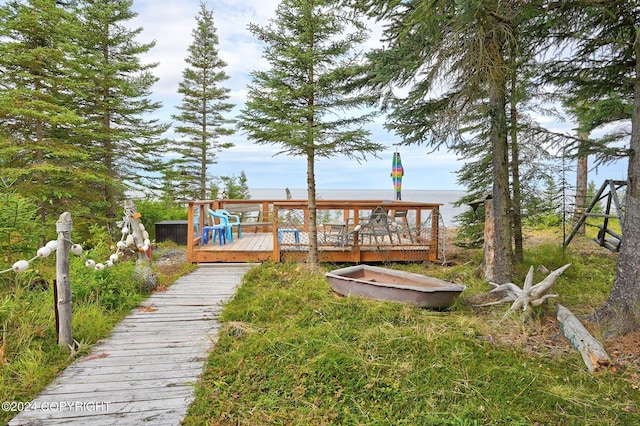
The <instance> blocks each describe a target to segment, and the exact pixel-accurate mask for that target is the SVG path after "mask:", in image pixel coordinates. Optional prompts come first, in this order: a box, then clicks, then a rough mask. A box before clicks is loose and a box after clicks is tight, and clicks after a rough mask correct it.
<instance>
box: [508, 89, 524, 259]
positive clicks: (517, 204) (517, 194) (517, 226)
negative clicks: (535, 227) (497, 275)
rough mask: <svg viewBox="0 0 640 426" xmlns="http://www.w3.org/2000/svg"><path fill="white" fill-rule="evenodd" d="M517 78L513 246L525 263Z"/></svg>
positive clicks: (513, 99)
mask: <svg viewBox="0 0 640 426" xmlns="http://www.w3.org/2000/svg"><path fill="white" fill-rule="evenodd" d="M516 83H517V80H516V77H515V76H512V77H511V179H512V180H513V182H512V186H513V212H512V214H513V216H512V217H513V244H514V260H515V261H516V262H520V263H524V246H523V237H522V202H521V200H522V193H521V191H520V150H519V148H518V103H517V98H516V91H517V87H516Z"/></svg>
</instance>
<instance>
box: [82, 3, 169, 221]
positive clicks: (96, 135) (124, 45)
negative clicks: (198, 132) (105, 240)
mask: <svg viewBox="0 0 640 426" xmlns="http://www.w3.org/2000/svg"><path fill="white" fill-rule="evenodd" d="M132 4H133V1H132V0H81V1H79V2H78V6H77V9H76V13H77V14H78V16H79V18H80V20H81V22H82V25H83V26H82V34H81V37H80V39H79V46H80V49H81V51H80V55H81V57H82V60H81V61H80V62H79V63H78V64H77V68H78V79H79V80H81V81H82V83H83V91H82V96H81V97H80V98H79V99H78V100H77V103H78V105H80V112H81V114H82V116H83V117H84V118H85V120H86V123H85V126H83V127H82V128H81V129H80V131H79V132H78V134H77V137H76V138H75V143H76V144H77V145H78V146H79V148H80V149H82V150H84V152H86V153H87V154H88V155H89V161H90V163H91V165H92V167H94V168H95V170H97V171H99V173H100V174H101V175H102V176H103V178H102V179H101V181H100V182H96V183H95V184H94V185H92V186H91V189H90V190H91V192H92V193H94V194H100V195H99V197H97V198H98V199H99V200H100V202H101V203H102V206H101V209H100V210H99V211H94V214H98V213H102V214H104V215H106V217H107V218H108V219H109V220H110V221H111V223H112V222H113V220H114V219H115V218H116V217H117V216H118V211H119V205H120V204H121V202H122V200H123V197H124V190H125V189H126V188H127V187H128V188H135V189H136V190H141V189H142V190H144V189H145V188H149V187H150V188H154V189H155V188H156V187H157V186H158V185H157V184H156V180H158V181H160V180H161V178H162V176H161V173H162V169H163V163H162V161H161V155H162V154H163V153H164V151H165V144H166V143H165V141H163V140H161V139H160V138H159V137H160V135H161V134H162V133H163V132H164V131H165V130H166V129H167V128H168V126H167V125H166V124H162V123H159V122H158V121H157V120H155V119H148V118H146V116H147V115H148V114H150V113H152V112H153V111H155V110H157V109H158V108H160V107H161V104H160V103H159V102H154V101H152V100H151V99H150V98H149V95H150V91H151V87H152V85H153V84H154V83H155V82H156V81H157V80H158V79H157V78H156V77H155V76H153V74H152V72H151V70H152V69H153V68H154V67H155V66H156V65H157V64H153V63H152V64H143V63H142V62H141V59H140V56H141V55H142V54H144V53H146V52H148V51H149V50H150V49H152V48H153V47H154V45H155V42H153V43H138V42H137V41H136V40H135V39H136V37H137V36H138V35H139V34H140V33H141V32H142V28H136V29H130V28H129V27H128V26H127V23H128V22H129V21H131V20H132V19H133V18H135V17H136V16H137V14H136V13H134V12H133V11H132V10H131V7H132ZM159 172H160V176H159V175H158V174H159Z"/></svg>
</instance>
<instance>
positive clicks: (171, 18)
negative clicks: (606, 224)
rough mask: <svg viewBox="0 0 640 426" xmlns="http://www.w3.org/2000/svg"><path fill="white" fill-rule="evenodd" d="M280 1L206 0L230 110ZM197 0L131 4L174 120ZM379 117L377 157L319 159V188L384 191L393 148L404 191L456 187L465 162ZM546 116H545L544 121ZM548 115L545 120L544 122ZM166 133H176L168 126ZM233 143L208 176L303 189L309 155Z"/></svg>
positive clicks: (240, 103)
mask: <svg viewBox="0 0 640 426" xmlns="http://www.w3.org/2000/svg"><path fill="white" fill-rule="evenodd" d="M278 3H279V1H278V0H215V1H212V0H210V1H208V2H207V7H208V8H209V9H212V10H213V13H214V22H215V26H216V29H217V35H218V38H219V46H218V48H219V55H220V57H221V59H222V60H224V61H225V62H226V63H227V67H226V68H225V72H226V73H227V75H229V77H230V78H229V80H227V81H226V82H224V85H225V86H226V87H228V88H229V89H231V93H230V99H229V101H230V102H232V103H234V104H235V105H236V108H235V109H234V111H233V113H232V115H235V114H238V113H239V111H240V110H241V109H242V108H243V107H244V102H245V100H246V95H247V85H248V84H249V83H250V82H251V76H250V73H251V72H252V71H254V70H256V69H267V68H268V63H267V62H266V61H265V60H264V59H263V58H262V50H263V46H262V45H261V44H260V42H259V41H258V40H257V39H256V38H254V36H253V35H252V34H251V33H250V32H249V30H248V28H247V26H248V24H249V23H254V24H258V25H266V24H268V22H269V20H270V19H273V18H274V17H275V9H276V7H277V5H278ZM199 5H200V1H199V0H182V1H179V2H177V1H175V0H134V3H133V10H134V11H135V12H136V13H138V16H137V17H136V18H135V19H134V20H132V21H130V22H129V25H130V26H131V27H133V28H137V27H141V28H142V29H143V31H142V33H141V34H140V35H139V36H138V38H137V41H138V42H140V43H148V42H151V41H155V42H156V46H155V47H154V48H153V49H152V50H151V51H150V52H149V53H147V54H146V55H144V56H143V57H142V60H143V62H157V63H158V66H157V67H156V68H155V69H154V70H153V73H154V75H156V76H157V77H158V78H159V81H158V82H157V83H156V84H155V85H154V86H153V88H152V90H153V95H152V98H153V99H154V100H159V101H161V102H162V104H163V107H162V108H161V109H160V110H158V111H157V112H156V113H155V114H154V117H155V118H159V119H160V120H162V121H163V122H169V123H171V122H172V119H171V114H175V113H176V112H177V110H176V106H177V105H179V104H180V101H181V95H179V94H178V93H177V90H178V84H179V82H180V81H181V79H182V72H183V70H184V69H185V67H186V63H185V62H184V58H185V57H186V56H187V55H188V52H187V49H188V46H189V44H191V42H192V30H193V28H194V27H195V17H196V15H197V13H198V10H199ZM380 32H381V31H380V28H371V38H370V41H369V42H368V46H369V47H371V46H375V45H376V43H377V40H379V38H380ZM384 120H385V118H384V116H379V117H378V118H376V119H375V121H374V122H372V123H370V124H369V125H367V126H366V128H367V129H368V130H369V131H370V132H371V140H372V141H375V142H379V143H381V144H382V145H384V146H386V149H385V150H384V151H382V152H380V153H379V154H378V158H373V157H369V158H367V160H366V161H362V162H360V163H358V162H356V161H355V160H351V159H349V158H347V157H345V156H336V157H333V158H329V159H324V158H322V159H319V160H318V162H317V164H316V187H317V188H318V189H388V188H393V184H392V181H391V178H390V172H391V161H392V157H393V152H394V151H395V150H396V149H398V151H399V152H400V154H401V157H402V164H403V167H404V170H405V175H404V178H403V181H402V188H403V190H460V189H464V188H463V187H461V186H460V185H459V184H458V183H457V182H456V175H455V171H456V170H457V169H459V168H460V166H462V163H461V162H460V160H459V159H457V158H456V156H455V155H454V154H452V153H449V152H447V151H446V150H440V151H436V152H433V151H432V149H431V148H429V147H425V146H402V147H399V148H396V147H395V146H394V144H397V143H399V142H401V140H400V139H399V137H398V136H396V135H394V134H393V133H390V132H389V131H387V130H386V129H385V128H384ZM544 120H547V119H544ZM547 121H549V120H547ZM546 125H547V126H548V127H551V128H553V129H554V130H556V131H563V132H572V130H571V129H572V128H573V127H575V124H573V123H571V122H562V123H559V122H547V123H546ZM165 136H166V137H168V138H171V139H177V138H178V137H177V136H176V135H175V134H174V133H172V132H171V131H169V132H168V133H167V134H166V135H165ZM228 141H229V142H232V143H234V144H235V146H234V147H233V148H230V149H225V150H223V151H221V152H220V153H218V154H217V155H218V164H215V165H213V166H212V168H211V169H210V174H211V175H212V176H234V175H235V176H238V175H239V174H240V172H241V171H244V172H245V174H246V176H247V184H248V185H249V187H250V188H286V187H288V188H306V159H305V158H304V157H291V156H285V155H278V156H274V154H275V153H276V152H277V150H278V146H277V145H275V146H270V145H255V144H253V143H252V142H251V141H250V140H248V139H247V137H246V135H244V134H243V133H242V132H241V131H238V132H236V134H235V135H233V136H231V137H230V138H229V139H228ZM608 178H611V179H625V178H626V169H625V166H623V165H622V164H617V165H613V166H609V167H600V168H598V170H597V171H595V170H594V171H593V172H592V174H591V178H590V179H593V180H594V181H595V182H596V185H597V186H598V187H599V186H600V184H601V182H602V181H603V180H604V179H608Z"/></svg>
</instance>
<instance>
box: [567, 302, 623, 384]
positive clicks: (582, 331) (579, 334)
mask: <svg viewBox="0 0 640 426" xmlns="http://www.w3.org/2000/svg"><path fill="white" fill-rule="evenodd" d="M556 317H557V318H558V322H559V323H560V330H562V334H563V335H564V337H566V338H567V340H569V343H571V346H573V347H574V348H576V349H577V350H578V352H580V355H582V359H583V361H584V363H585V364H586V365H587V368H588V369H589V371H591V372H592V373H593V372H598V371H600V370H601V369H602V368H604V367H608V366H609V365H611V358H609V355H608V354H607V352H606V351H605V350H604V348H603V347H602V345H601V344H600V342H598V341H597V340H596V339H595V338H594V337H593V336H592V335H591V333H589V331H588V330H587V329H586V328H585V327H584V326H583V325H582V323H581V322H580V320H578V318H576V316H575V315H573V313H571V311H570V310H569V309H567V308H565V307H564V306H562V305H556Z"/></svg>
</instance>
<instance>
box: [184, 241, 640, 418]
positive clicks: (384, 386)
mask: <svg viewBox="0 0 640 426" xmlns="http://www.w3.org/2000/svg"><path fill="white" fill-rule="evenodd" d="M595 250H596V251H594V252H593V253H592V254H590V253H585V252H584V251H580V252H572V251H571V250H570V251H569V252H567V253H563V252H562V251H561V250H559V249H558V245H557V244H556V245H542V246H538V247H537V248H536V249H535V250H530V251H528V252H527V254H526V257H527V261H526V262H525V263H526V264H527V265H529V264H533V265H535V266H538V265H541V264H542V265H544V266H546V267H547V268H548V269H550V270H551V269H555V268H557V267H559V266H561V265H563V264H565V263H572V265H573V266H572V267H571V268H569V269H568V270H567V271H566V272H565V274H564V275H563V276H562V277H560V279H559V280H558V281H557V283H556V286H555V287H554V290H555V292H557V293H559V294H560V298H559V301H558V302H559V303H562V304H564V305H565V306H567V307H569V308H570V309H572V310H574V312H581V311H587V310H590V309H593V307H596V306H598V305H599V304H600V303H602V302H603V301H604V300H605V298H606V296H607V294H608V289H609V288H610V285H611V282H612V279H613V275H614V259H613V258H612V257H611V256H603V255H602V252H601V251H600V250H602V249H598V248H597V246H595ZM478 261H479V255H478V253H477V252H471V253H464V254H462V255H460V256H459V257H458V258H457V259H456V262H455V263H456V264H457V265H458V266H454V267H439V266H436V265H427V266H416V265H411V266H403V267H404V268H407V269H410V270H413V271H417V270H421V271H422V272H423V273H426V274H429V275H436V276H440V277H442V278H447V279H452V280H455V281H458V282H462V283H464V284H465V285H467V286H468V290H467V291H465V294H464V297H462V298H459V299H458V301H457V302H456V304H455V305H454V306H453V308H452V309H451V310H449V311H446V312H437V311H430V310H425V309H418V308H413V307H409V306H404V305H400V304H395V303H385V302H377V301H372V300H367V299H362V298H357V297H338V296H337V295H335V294H334V293H333V292H332V291H331V289H330V287H329V285H328V283H327V281H326V280H325V278H324V276H323V274H322V272H321V271H309V270H308V269H307V268H306V267H305V266H304V265H299V264H263V265H262V266H260V267H257V268H254V269H253V270H252V271H250V272H249V273H248V274H247V275H246V276H245V280H244V283H243V285H242V287H241V288H240V289H239V291H238V293H237V294H236V296H235V297H234V299H233V300H232V301H230V302H229V304H228V305H227V306H226V308H225V311H224V312H223V314H222V318H221V320H222V322H223V325H222V328H221V330H220V336H219V341H218V343H217V347H216V349H215V350H214V351H213V352H212V353H211V356H210V358H209V361H208V364H207V367H206V370H205V373H204V375H203V378H202V380H201V382H200V383H199V384H198V385H197V393H196V395H197V396H196V400H195V402H194V403H193V404H192V405H191V407H190V410H189V414H188V417H187V418H186V420H185V422H184V424H186V425H204V424H212V425H218V424H220V425H227V424H234V425H242V424H246V425H255V424H286V425H309V424H313V425H323V424H348V425H370V424H381V425H386V424H393V425H403V424H406V425H486V424H510V425H531V424H563V425H565V424H566V425H573V424H576V425H577V424H580V425H584V424H589V425H627V424H638V423H639V422H640V415H639V414H638V410H640V394H639V392H638V390H637V389H638V384H640V382H639V380H638V374H639V371H638V366H637V365H636V364H628V365H624V366H621V365H618V366H617V367H614V368H611V369H610V370H609V371H607V372H605V373H603V374H597V375H592V374H590V373H589V372H588V371H587V369H586V367H585V366H584V364H583V362H582V359H581V357H580V356H579V354H578V353H577V352H576V351H575V350H573V349H572V348H570V347H569V345H568V344H567V343H566V341H565V340H564V337H562V336H561V335H560V334H559V331H558V329H557V325H555V326H554V325H553V321H554V319H553V318H554V315H555V314H554V311H553V308H552V306H550V305H545V306H542V307H539V308H537V309H535V310H534V314H533V315H532V316H531V317H529V318H526V319H523V318H520V316H518V315H514V316H511V317H507V318H505V319H503V315H504V313H505V312H506V311H507V309H508V305H502V306H497V307H491V308H477V307H474V306H473V302H474V300H475V299H477V298H481V297H483V295H485V294H486V292H487V290H488V286H487V285H486V284H485V283H484V282H483V281H482V280H481V279H479V278H478V277H477V271H476V267H477V265H478V263H477V262H478ZM333 266H335V265H333ZM333 266H327V268H332V267H333ZM393 267H400V266H398V265H393ZM527 269H528V268H527V267H526V266H525V267H522V268H519V270H518V280H519V281H518V280H516V282H517V283H520V284H522V279H523V278H524V275H525V274H526V272H527ZM543 276H544V274H543V273H539V272H537V273H536V282H537V281H538V279H539V278H540V279H541V278H542V277H543Z"/></svg>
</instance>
